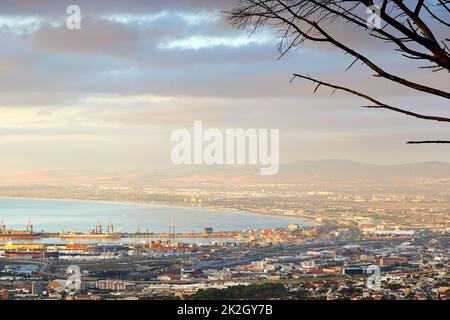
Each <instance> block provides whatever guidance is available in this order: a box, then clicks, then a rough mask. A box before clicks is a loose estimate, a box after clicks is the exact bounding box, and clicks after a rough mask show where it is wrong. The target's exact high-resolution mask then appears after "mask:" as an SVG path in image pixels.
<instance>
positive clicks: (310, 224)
mask: <svg viewBox="0 0 450 320" xmlns="http://www.w3.org/2000/svg"><path fill="white" fill-rule="evenodd" d="M1 200H34V201H61V202H91V203H100V204H115V205H132V206H149V207H163V208H174V209H185V210H195V209H197V210H202V211H211V212H218V213H225V214H239V213H243V214H247V215H254V216H269V217H270V216H272V217H277V218H284V219H286V220H300V223H301V222H303V223H304V224H305V225H302V226H300V227H301V228H304V227H313V226H317V225H320V223H319V222H317V221H315V220H314V219H312V218H304V217H302V216H287V215H280V214H269V213H261V212H255V211H243V210H236V209H232V208H215V207H208V206H205V207H193V206H182V205H175V204H166V203H162V202H155V201H152V202H138V201H131V200H120V201H114V200H97V199H77V198H51V197H49V198H43V197H30V196H27V197H7V196H0V201H1Z"/></svg>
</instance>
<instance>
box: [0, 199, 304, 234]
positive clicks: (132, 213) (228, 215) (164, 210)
mask: <svg viewBox="0 0 450 320" xmlns="http://www.w3.org/2000/svg"><path fill="white" fill-rule="evenodd" d="M0 220H3V221H4V223H5V224H6V226H7V229H10V228H13V229H20V230H23V229H25V228H26V224H27V223H28V221H31V222H32V224H33V227H34V231H37V232H41V231H45V232H59V231H72V230H76V231H82V232H86V231H89V230H92V229H94V228H95V224H96V223H97V221H99V222H100V223H101V224H102V225H103V228H104V230H105V229H106V226H107V224H108V223H109V221H111V222H112V223H113V225H114V230H115V231H118V232H136V231H137V230H138V229H139V230H140V231H141V232H145V231H147V230H148V232H155V233H157V232H168V230H169V225H170V224H171V223H174V224H175V226H176V232H192V231H195V232H199V231H201V230H202V229H203V228H205V227H211V228H214V230H215V231H221V230H223V231H230V230H243V229H262V228H286V227H287V226H288V225H289V224H290V223H297V224H299V225H300V226H307V225H311V224H310V223H308V222H305V221H302V220H301V219H298V218H291V217H277V216H262V215H257V214H252V213H245V212H219V211H213V210H207V209H203V208H177V207H167V206H158V205H140V204H127V203H114V202H95V201H72V200H35V199H0Z"/></svg>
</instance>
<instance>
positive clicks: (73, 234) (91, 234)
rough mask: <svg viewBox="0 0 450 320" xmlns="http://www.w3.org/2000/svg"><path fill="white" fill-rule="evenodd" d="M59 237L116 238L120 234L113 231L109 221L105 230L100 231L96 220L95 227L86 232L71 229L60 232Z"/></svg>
mask: <svg viewBox="0 0 450 320" xmlns="http://www.w3.org/2000/svg"><path fill="white" fill-rule="evenodd" d="M59 237H60V238H61V239H118V238H120V235H119V234H117V233H114V226H113V225H112V223H111V222H110V223H109V225H108V227H107V231H106V232H103V231H102V226H101V225H100V223H99V222H97V225H96V226H95V229H94V230H92V231H90V232H86V233H81V232H76V231H72V232H68V233H66V232H61V233H60V234H59Z"/></svg>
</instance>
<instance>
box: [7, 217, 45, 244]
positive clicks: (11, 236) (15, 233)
mask: <svg viewBox="0 0 450 320" xmlns="http://www.w3.org/2000/svg"><path fill="white" fill-rule="evenodd" d="M41 236H42V235H41V234H40V233H37V232H34V231H33V225H32V224H31V222H28V224H27V229H26V230H6V225H5V224H4V223H3V221H1V222H0V239H6V240H28V239H30V240H32V239H40V238H41Z"/></svg>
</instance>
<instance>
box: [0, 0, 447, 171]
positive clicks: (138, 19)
mask: <svg viewBox="0 0 450 320" xmlns="http://www.w3.org/2000/svg"><path fill="white" fill-rule="evenodd" d="M75 2H76V4H77V5H79V6H80V7H81V10H82V12H81V13H82V28H81V30H68V29H67V27H66V19H67V17H68V15H67V13H66V9H67V7H68V6H69V5H71V4H74V3H75ZM94 2H95V3H94ZM234 3H235V1H234V0H214V1H212V0H173V1H163V0H161V1H160V0H152V1H149V0H128V1H121V0H107V1H91V0H77V1H73V0H72V1H66V0H58V1H50V0H42V1H32V0H10V1H8V0H3V1H1V3H0V112H1V117H0V148H1V157H0V168H1V171H2V172H1V174H6V173H11V172H21V173H23V172H31V171H39V170H53V169H58V170H59V169H75V170H104V171H117V172H120V171H127V170H151V169H153V168H164V167H166V166H168V165H170V149H171V147H172V143H171V141H170V135H171V132H172V130H174V129H175V128H192V125H193V121H194V120H202V121H203V122H204V125H205V126H206V127H217V128H268V129H270V128H279V129H280V131H281V141H280V143H281V162H290V161H293V160H297V159H306V160H319V159H330V158H343V159H352V160H357V161H363V162H369V163H380V164H383V163H404V162H413V161H428V160H440V161H450V148H448V147H445V146H410V145H406V144H405V142H406V141H408V140H417V139H419V140H421V139H445V138H447V139H448V138H449V134H450V130H449V127H448V125H445V124H436V123H427V122H425V121H420V120H416V119H413V118H407V117H404V116H401V115H397V114H395V113H392V112H389V111H380V110H367V109H361V108H359V107H358V106H360V105H362V104H365V102H364V101H361V100H359V99H357V98H354V97H352V96H348V95H345V94H342V93H336V94H334V95H331V92H330V91H329V90H327V89H325V88H321V89H320V91H319V93H317V94H313V93H312V92H313V90H314V86H313V85H312V84H310V83H308V82H302V81H294V82H293V83H290V79H291V74H292V73H294V72H297V73H309V74H310V75H311V76H315V77H318V78H322V79H324V80H328V81H332V82H341V83H344V84H346V85H351V86H354V87H355V88H358V89H360V90H363V91H365V92H368V93H370V94H373V95H376V96H378V97H381V98H383V99H384V100H385V101H386V102H390V103H392V104H395V105H397V106H399V107H411V108H412V109H414V110H422V111H426V112H428V113H432V114H441V115H447V116H448V114H449V111H448V109H446V110H445V108H448V103H447V102H445V101H442V100H439V99H429V98H428V97H425V96H421V95H418V94H417V93H415V92H412V91H409V90H406V89H403V88H400V87H398V86H396V85H393V84H391V83H389V82H385V81H383V80H380V79H371V77H370V74H371V73H370V71H368V70H367V69H366V68H365V67H363V66H360V65H356V66H355V67H354V68H352V69H351V70H350V71H349V72H344V70H345V69H346V67H347V66H348V65H349V64H350V63H351V61H352V60H351V59H350V58H349V57H347V56H345V55H343V54H342V53H340V52H338V51H335V50H334V49H331V48H324V47H318V46H315V45H306V46H304V47H302V48H297V49H296V50H293V51H291V52H290V53H289V54H288V55H286V56H285V57H283V58H282V59H281V60H277V57H278V52H277V44H278V35H277V33H276V32H275V31H274V30H270V29H265V30H262V31H260V32H258V33H256V34H254V35H253V36H251V37H249V36H248V34H247V33H246V31H236V30H233V29H232V28H231V27H230V26H229V25H228V23H227V22H226V21H225V20H224V14H223V13H222V11H223V10H227V9H231V8H232V7H233V4H234ZM333 31H334V32H336V33H337V34H340V35H341V36H342V39H343V40H344V41H345V42H346V43H352V44H354V45H355V46H357V47H358V48H359V49H360V50H361V51H363V52H365V53H366V54H368V55H370V56H372V57H376V59H377V61H378V62H379V63H380V64H381V65H383V66H386V67H390V68H391V69H392V70H394V71H395V72H396V73H398V74H400V75H403V76H407V77H411V78H412V79H416V80H417V79H420V81H422V82H425V83H428V84H436V85H437V86H439V87H441V88H443V89H448V84H449V83H450V82H449V76H448V75H447V74H438V75H436V74H431V73H430V72H429V71H424V70H417V69H415V65H411V64H409V65H408V64H401V63H399V61H401V60H399V59H398V57H397V54H396V53H394V52H393V51H392V50H391V48H389V47H386V49H383V47H380V45H379V44H378V43H374V42H373V40H367V39H366V38H365V37H363V36H361V35H358V34H354V33H352V32H351V31H350V30H345V28H344V29H339V28H336V29H335V30H333Z"/></svg>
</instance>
